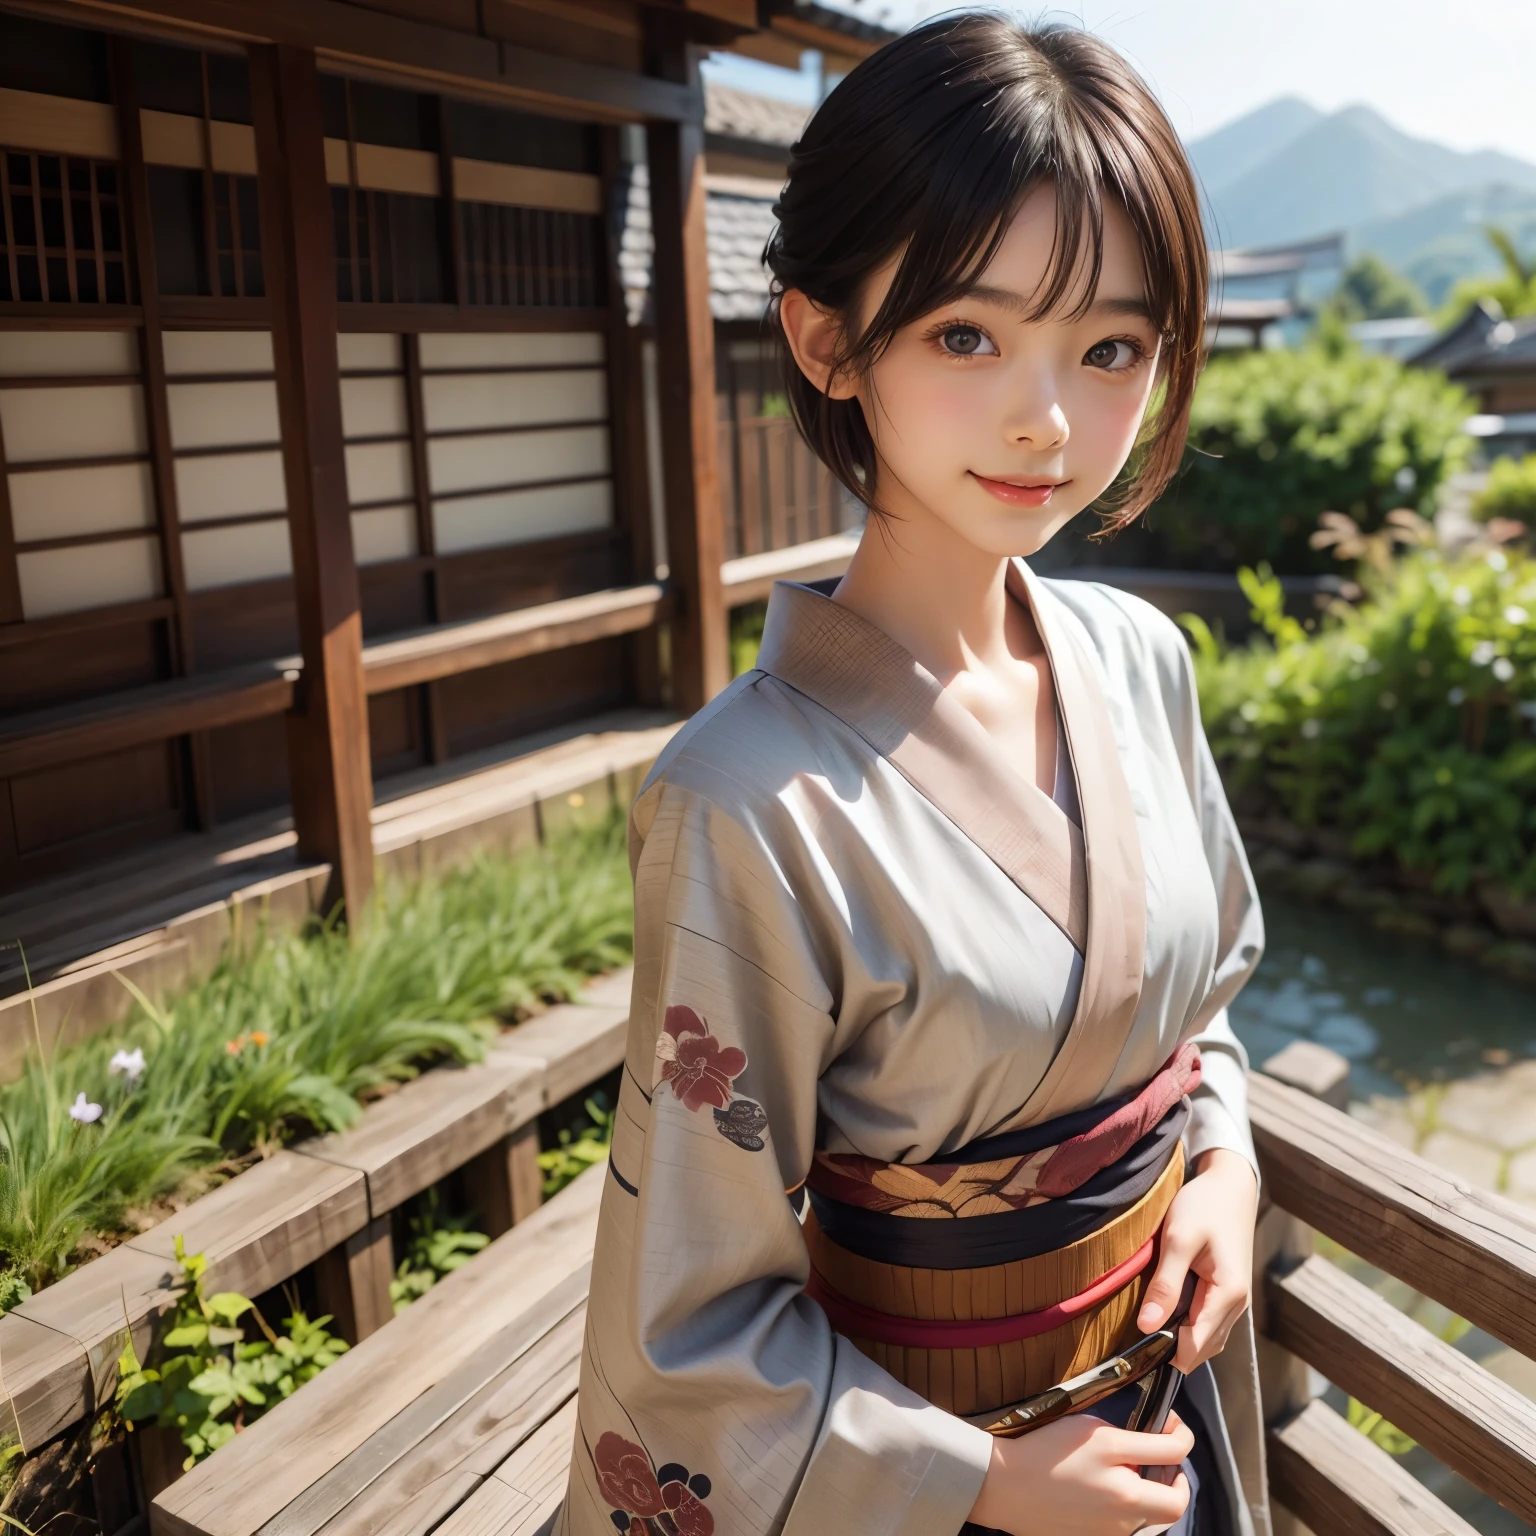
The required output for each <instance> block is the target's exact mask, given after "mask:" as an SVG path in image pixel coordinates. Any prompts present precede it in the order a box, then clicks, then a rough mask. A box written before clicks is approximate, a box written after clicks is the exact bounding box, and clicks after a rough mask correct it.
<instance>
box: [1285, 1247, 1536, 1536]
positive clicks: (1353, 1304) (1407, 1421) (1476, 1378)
mask: <svg viewBox="0 0 1536 1536" xmlns="http://www.w3.org/2000/svg"><path fill="white" fill-rule="evenodd" d="M1265 1290H1266V1292H1267V1300H1268V1303H1269V1305H1268V1331H1269V1334H1270V1337H1271V1338H1273V1339H1274V1340H1275V1342H1276V1343H1277V1344H1281V1345H1283V1346H1284V1347H1285V1348H1286V1349H1289V1350H1291V1351H1292V1352H1293V1353H1295V1354H1297V1355H1300V1356H1301V1358H1302V1359H1303V1360H1305V1361H1307V1362H1308V1363H1309V1364H1311V1365H1314V1366H1316V1367H1317V1369H1318V1370H1320V1371H1322V1372H1323V1373H1324V1375H1326V1376H1327V1377H1328V1379H1329V1380H1330V1381H1332V1382H1333V1383H1334V1384H1335V1385H1336V1386H1339V1387H1342V1388H1343V1390H1344V1391H1346V1392H1348V1393H1349V1394H1350V1395H1351V1396H1353V1397H1358V1398H1359V1399H1360V1400H1361V1402H1363V1403H1367V1404H1369V1405H1370V1406H1371V1407H1372V1408H1374V1409H1376V1410H1377V1412H1379V1413H1383V1414H1385V1415H1386V1416H1387V1418H1389V1419H1390V1420H1391V1421H1392V1422H1393V1423H1394V1424H1396V1425H1397V1426H1398V1428H1399V1429H1402V1430H1404V1431H1405V1432H1406V1433H1408V1434H1410V1435H1412V1436H1413V1438H1414V1439H1415V1440H1418V1441H1419V1442H1420V1443H1421V1444H1423V1445H1424V1446H1426V1447H1427V1448H1428V1449H1429V1450H1430V1451H1432V1452H1433V1453H1434V1454H1435V1455H1436V1456H1438V1457H1439V1458H1440V1460H1441V1461H1443V1462H1445V1463H1446V1465H1447V1466H1449V1467H1452V1468H1454V1469H1455V1470H1456V1471H1457V1472H1460V1473H1461V1475H1462V1476H1463V1477H1465V1478H1467V1479H1468V1480H1469V1481H1471V1482H1473V1483H1475V1484H1476V1485H1477V1486H1478V1487H1479V1488H1481V1489H1482V1490H1483V1491H1484V1492H1485V1493H1488V1494H1490V1495H1492V1496H1493V1497H1494V1498H1496V1499H1497V1500H1498V1501H1499V1502H1500V1503H1501V1504H1502V1505H1504V1507H1505V1508H1506V1509H1509V1510H1512V1511H1514V1513H1515V1514H1517V1515H1519V1516H1520V1518H1521V1519H1522V1520H1525V1521H1527V1522H1530V1523H1536V1413H1533V1411H1532V1407H1531V1402H1530V1399H1529V1398H1527V1397H1525V1396H1524V1395H1523V1394H1522V1393H1520V1392H1517V1391H1516V1390H1515V1389H1514V1388H1513V1387H1511V1386H1508V1385H1506V1384H1505V1383H1504V1382H1502V1381H1500V1380H1499V1379H1498V1378H1497V1377H1496V1376H1493V1375H1491V1374H1490V1373H1489V1372H1487V1371H1485V1370H1484V1369H1483V1368H1482V1366H1480V1365H1478V1364H1477V1362H1476V1361H1475V1360H1469V1359H1468V1358H1467V1357H1466V1356H1465V1355H1463V1354H1461V1353H1459V1352H1458V1351H1457V1350H1455V1349H1453V1348H1452V1347H1451V1346H1450V1345H1449V1344H1446V1343H1443V1342H1442V1341H1441V1340H1439V1339H1437V1338H1435V1336H1434V1335H1433V1334H1431V1333H1429V1332H1428V1331H1427V1330H1425V1329H1424V1328H1421V1327H1420V1326H1419V1324H1417V1323H1416V1322H1414V1321H1413V1319H1412V1318H1410V1317H1405V1316H1404V1315H1403V1314H1402V1313H1401V1312H1399V1311H1398V1310H1397V1308H1396V1307H1394V1306H1393V1305H1392V1304H1391V1303H1390V1302H1388V1301H1387V1300H1385V1299H1384V1298H1383V1297H1381V1296H1378V1295H1377V1294H1376V1293H1375V1292H1374V1291H1372V1290H1370V1289H1369V1288H1368V1287H1366V1286H1364V1285H1362V1284H1361V1283H1360V1282H1359V1281H1358V1280H1356V1279H1354V1278H1353V1277H1352V1276H1350V1275H1347V1274H1345V1273H1344V1271H1343V1270H1341V1269H1339V1268H1337V1267H1336V1266H1335V1265H1333V1264H1330V1263H1328V1261H1327V1260H1326V1259H1321V1258H1316V1257H1313V1258H1310V1259H1307V1260H1305V1261H1304V1262H1303V1263H1302V1264H1300V1265H1298V1266H1297V1268H1295V1269H1294V1270H1292V1271H1291V1272H1290V1273H1289V1274H1285V1275H1271V1276H1269V1277H1268V1279H1267V1282H1266V1285H1265Z"/></svg>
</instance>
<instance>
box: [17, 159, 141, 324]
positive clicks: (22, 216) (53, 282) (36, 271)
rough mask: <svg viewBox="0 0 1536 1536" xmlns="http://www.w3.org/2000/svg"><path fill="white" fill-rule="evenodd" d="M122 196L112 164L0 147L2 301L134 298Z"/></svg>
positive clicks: (82, 301) (116, 300)
mask: <svg viewBox="0 0 1536 1536" xmlns="http://www.w3.org/2000/svg"><path fill="white" fill-rule="evenodd" d="M118 197H119V180H118V168H117V166H116V165H115V164H113V163H112V162H111V161H107V160H88V159H84V158H82V157H80V156H76V155H53V154H42V153H39V152H37V151H34V150H24V149H0V211H3V215H4V222H3V225H0V241H3V245H0V251H3V259H0V300H9V301H11V302H21V303H33V304H37V303H44V304H126V303H128V302H129V283H128V262H127V257H126V254H125V252H124V250H123V222H122V216H121V211H120V205H119V201H118Z"/></svg>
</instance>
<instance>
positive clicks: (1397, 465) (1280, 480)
mask: <svg viewBox="0 0 1536 1536" xmlns="http://www.w3.org/2000/svg"><path fill="white" fill-rule="evenodd" d="M1473 409H1474V406H1473V402H1472V400H1471V399H1470V397H1468V396H1467V395H1465V394H1464V393H1463V392H1462V391H1461V390H1460V389H1458V388H1457V387H1456V386H1454V385H1452V384H1450V383H1448V382H1447V381H1446V380H1445V379H1444V378H1443V377H1442V376H1441V375H1439V374H1436V373H1432V372H1429V371H1426V370H1424V369H1413V368H1407V367H1405V366H1404V365H1403V364H1402V363H1400V362H1398V361H1397V360H1396V359H1394V358H1389V357H1370V356H1366V355H1365V354H1364V353H1362V352H1360V351H1359V350H1358V349H1356V348H1354V347H1351V346H1348V345H1345V344H1343V343H1342V342H1341V341H1339V340H1337V339H1335V340H1332V341H1329V340H1327V339H1326V338H1325V339H1324V340H1319V341H1316V342H1314V343H1313V344H1311V345H1309V346H1306V347H1302V348H1300V349H1298V350H1295V351H1260V352H1244V353H1241V354H1237V355H1228V356H1224V357H1217V358H1215V359H1214V360H1213V361H1212V362H1211V364H1210V366H1209V367H1208V368H1207V369H1206V370H1205V373H1204V375H1203V376H1202V378H1201V380H1200V387H1199V389H1198V390H1197V391H1196V394H1195V401H1194V407H1193V410H1192V413H1191V417H1190V448H1191V453H1190V456H1189V460H1188V463H1187V466H1186V468H1185V470H1184V471H1183V473H1182V474H1181V475H1180V477H1179V479H1178V480H1176V481H1175V483H1174V485H1173V486H1172V487H1171V488H1170V490H1169V491H1168V493H1167V494H1166V495H1165V496H1164V497H1163V498H1162V499H1161V500H1160V501H1159V502H1158V504H1157V505H1156V506H1155V507H1154V508H1153V509H1152V510H1151V511H1150V512H1149V514H1148V534H1147V537H1148V538H1151V539H1152V540H1154V541H1155V542H1156V544H1157V545H1158V546H1159V547H1158V549H1157V551H1156V552H1155V554H1154V558H1156V560H1157V563H1159V564H1167V565H1173V566H1182V567H1185V568H1192V569H1209V570H1231V569H1232V568H1233V567H1234V566H1235V565H1250V566H1257V565H1258V564H1260V563H1262V562H1268V563H1269V564H1270V565H1271V566H1272V567H1273V568H1274V569H1276V570H1281V571H1286V572H1288V573H1296V572H1307V571H1320V570H1326V569H1327V568H1328V563H1327V557H1326V556H1325V555H1324V554H1322V553H1321V552H1317V551H1314V550H1313V549H1312V548H1311V547H1309V541H1308V536H1309V534H1310V533H1311V531H1312V529H1313V527H1314V525H1315V524H1316V521H1317V518H1318V516H1319V515H1320V514H1321V513H1323V512H1325V511H1328V510H1337V511H1342V512H1344V513H1346V514H1347V515H1348V516H1349V517H1351V518H1352V519H1353V520H1354V521H1355V522H1356V523H1357V524H1358V525H1359V526H1360V527H1361V528H1362V529H1364V530H1365V531H1366V532H1372V531H1374V530H1375V529H1376V528H1378V527H1379V526H1380V525H1381V523H1382V521H1383V520H1384V518H1385V516H1386V514H1387V512H1389V511H1390V510H1392V509H1393V508H1396V507H1408V508H1410V509H1411V510H1414V511H1417V512H1420V513H1424V514H1426V515H1427V514H1428V513H1430V512H1431V511H1432V510H1433V504H1434V497H1435V491H1436V488H1437V487H1438V486H1439V484H1440V482H1441V481H1442V480H1443V479H1444V478H1445V476H1446V475H1447V474H1449V473H1450V472H1451V471H1453V470H1455V469H1457V468H1458V467H1459V466H1460V465H1461V464H1462V463H1463V461H1464V460H1465V457H1466V454H1467V452H1468V449H1469V448H1470V440H1469V439H1468V438H1467V437H1466V436H1465V435H1464V433H1463V431H1462V425H1463V423H1464V422H1465V420H1466V418H1467V417H1468V416H1469V415H1470V414H1471V413H1472V411H1473ZM1111 547H1112V546H1111Z"/></svg>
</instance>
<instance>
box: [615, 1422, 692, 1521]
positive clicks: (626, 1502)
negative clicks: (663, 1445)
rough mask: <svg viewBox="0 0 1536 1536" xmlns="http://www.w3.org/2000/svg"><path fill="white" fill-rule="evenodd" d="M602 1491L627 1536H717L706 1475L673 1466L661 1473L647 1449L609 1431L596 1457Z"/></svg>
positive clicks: (661, 1470) (677, 1465)
mask: <svg viewBox="0 0 1536 1536" xmlns="http://www.w3.org/2000/svg"><path fill="white" fill-rule="evenodd" d="M592 1464H593V1466H594V1467H595V1468H596V1469H597V1486H598V1488H599V1489H600V1490H601V1492H602V1495H603V1498H604V1499H606V1500H607V1502H608V1503H609V1504H610V1505H612V1506H613V1508H612V1509H611V1510H610V1512H609V1516H608V1518H609V1519H610V1520H612V1521H613V1524H614V1528H615V1529H616V1530H619V1531H622V1532H624V1536H714V1530H715V1517H714V1516H713V1515H712V1514H711V1513H710V1512H709V1510H708V1509H707V1508H706V1507H705V1504H704V1501H705V1499H707V1498H708V1497H709V1492H710V1482H709V1479H708V1478H707V1477H706V1476H705V1475H704V1474H703V1473H702V1472H696V1473H694V1475H693V1476H692V1477H690V1476H689V1475H688V1469H687V1467H685V1466H683V1465H682V1464H681V1463H680V1462H676V1461H669V1462H668V1463H667V1464H666V1466H664V1467H661V1468H660V1469H658V1468H656V1467H655V1466H654V1465H653V1464H652V1462H651V1458H650V1454H649V1452H647V1450H646V1449H645V1447H644V1446H643V1445H636V1444H635V1442H634V1441H633V1440H626V1439H625V1438H624V1437H623V1436H622V1435H616V1434H614V1433H613V1431H612V1430H609V1431H608V1432H607V1433H606V1434H604V1435H603V1437H602V1438H601V1439H600V1440H599V1441H598V1442H597V1447H596V1449H595V1450H593V1452H592Z"/></svg>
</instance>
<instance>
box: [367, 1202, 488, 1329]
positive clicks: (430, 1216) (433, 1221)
mask: <svg viewBox="0 0 1536 1536" xmlns="http://www.w3.org/2000/svg"><path fill="white" fill-rule="evenodd" d="M474 1222H475V1212H473V1211H469V1212H466V1213H464V1214H463V1215H460V1216H442V1215H440V1213H439V1211H438V1198H437V1190H436V1189H429V1190H428V1191H427V1196H426V1199H425V1200H424V1201H423V1202H422V1203H421V1207H420V1208H419V1209H418V1210H417V1211H416V1212H415V1213H414V1214H413V1215H412V1216H411V1218H410V1234H411V1236H410V1242H409V1244H408V1246H407V1248H406V1253H405V1257H404V1258H403V1259H401V1260H400V1264H399V1267H398V1268H397V1269H396V1270H395V1278H394V1279H393V1280H391V1281H390V1282H389V1299H390V1302H391V1303H392V1305H393V1306H394V1309H395V1311H396V1312H403V1311H405V1309H406V1308H407V1307H408V1306H410V1304H411V1303H412V1302H413V1301H418V1300H420V1299H421V1297H423V1296H425V1295H426V1294H427V1292H428V1291H430V1290H431V1289H432V1287H433V1286H434V1285H436V1284H437V1282H438V1281H439V1280H441V1279H442V1278H443V1276H444V1275H451V1274H452V1273H453V1272H454V1270H456V1269H460V1268H462V1267H463V1266H464V1265H465V1264H467V1263H469V1261H470V1260H471V1259H472V1258H474V1256H475V1255H476V1254H477V1253H479V1252H480V1250H481V1249H482V1248H484V1247H485V1245H486V1244H487V1243H489V1242H490V1238H489V1237H488V1236H486V1234H485V1233H484V1232H477V1231H474V1230H473V1227H474Z"/></svg>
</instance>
